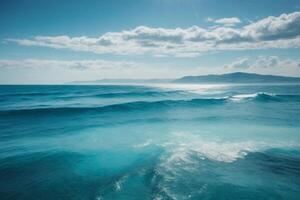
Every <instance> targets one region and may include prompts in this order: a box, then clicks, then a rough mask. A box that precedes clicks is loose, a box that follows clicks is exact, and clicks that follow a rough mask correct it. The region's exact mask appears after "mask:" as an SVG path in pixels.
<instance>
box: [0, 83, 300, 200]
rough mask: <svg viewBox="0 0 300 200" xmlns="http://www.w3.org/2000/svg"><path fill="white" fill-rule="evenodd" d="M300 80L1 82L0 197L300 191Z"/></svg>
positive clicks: (295, 195)
mask: <svg viewBox="0 0 300 200" xmlns="http://www.w3.org/2000/svg"><path fill="white" fill-rule="evenodd" d="M299 193H300V85H287V84H285V85H280V84H273V85H176V84H156V85H144V86H142V85H94V86H89V85H85V86H79V85H78V86H71V85H69V86H68V85H62V86H0V199H2V200H5V199H30V200H34V199H78V200H79V199H80V200H85V199H94V200H102V199H103V200H105V199H142V200H144V199H153V200H169V199H170V200H171V199H172V200H173V199H174V200H176V199H178V200H181V199H197V200H198V199H205V200H210V199H218V200H219V199H230V200H232V199H255V200H258V199H264V200H265V199H272V200H273V199H295V200H296V199H299Z"/></svg>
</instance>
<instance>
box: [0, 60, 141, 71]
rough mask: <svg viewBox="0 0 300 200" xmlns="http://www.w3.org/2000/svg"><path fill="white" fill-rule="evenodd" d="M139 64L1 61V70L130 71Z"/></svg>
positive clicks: (105, 61) (75, 61) (84, 61)
mask: <svg viewBox="0 0 300 200" xmlns="http://www.w3.org/2000/svg"><path fill="white" fill-rule="evenodd" d="M138 66H139V64H138V63H135V62H122V61H108V60H41V59H24V60H0V68H8V69H10V68H32V69H41V68H44V69H45V68H46V69H49V68H60V69H74V70H98V69H101V70H103V69H108V70H109V69H114V70H118V69H129V68H136V67H138Z"/></svg>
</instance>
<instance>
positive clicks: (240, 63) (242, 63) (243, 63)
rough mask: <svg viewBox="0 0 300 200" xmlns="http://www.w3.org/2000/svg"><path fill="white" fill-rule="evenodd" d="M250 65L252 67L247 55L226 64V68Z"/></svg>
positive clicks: (241, 67) (247, 66)
mask: <svg viewBox="0 0 300 200" xmlns="http://www.w3.org/2000/svg"><path fill="white" fill-rule="evenodd" d="M249 67H250V63H249V58H246V57H243V58H238V59H237V60H235V61H234V62H232V63H230V64H229V65H226V66H225V68H231V69H248V68H249Z"/></svg>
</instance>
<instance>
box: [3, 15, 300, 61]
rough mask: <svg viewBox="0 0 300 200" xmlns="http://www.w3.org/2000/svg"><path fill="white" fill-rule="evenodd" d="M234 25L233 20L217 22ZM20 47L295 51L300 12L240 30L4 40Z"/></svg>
mask: <svg viewBox="0 0 300 200" xmlns="http://www.w3.org/2000/svg"><path fill="white" fill-rule="evenodd" d="M218 21H219V22H220V23H221V22H223V24H224V22H226V21H227V22H237V21H238V20H237V19H235V18H224V19H219V20H218ZM6 41H8V42H15V43H17V44H19V45H23V46H41V47H49V48H56V49H70V50H73V51H85V52H93V53H97V54H105V53H109V54H119V55H126V54H150V55H154V56H175V57H195V56H198V55H200V54H202V53H204V52H209V51H222V50H244V49H267V48H298V47H300V12H294V13H290V14H282V15H280V16H278V17H273V16H271V17H267V18H264V19H262V20H259V21H256V22H253V23H250V24H248V25H246V26H243V27H241V28H234V27H228V26H225V24H224V25H223V26H216V27H214V28H211V29H205V28H201V27H198V26H192V27H189V28H185V29H184V28H175V29H167V28H151V27H147V26H139V27H136V28H134V29H131V30H125V31H121V32H107V33H105V34H103V35H100V36H99V37H87V36H82V37H69V36H67V35H64V36H37V37H34V38H32V39H7V40H6Z"/></svg>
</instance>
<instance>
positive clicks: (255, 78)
mask: <svg viewBox="0 0 300 200" xmlns="http://www.w3.org/2000/svg"><path fill="white" fill-rule="evenodd" d="M111 83H114V84H127V83H128V84H129V83H300V77H288V76H275V75H262V74H255V73H244V72H235V73H228V74H209V75H200V76H184V77H182V78H179V79H100V80H94V81H73V82H70V83H69V84H111Z"/></svg>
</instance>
